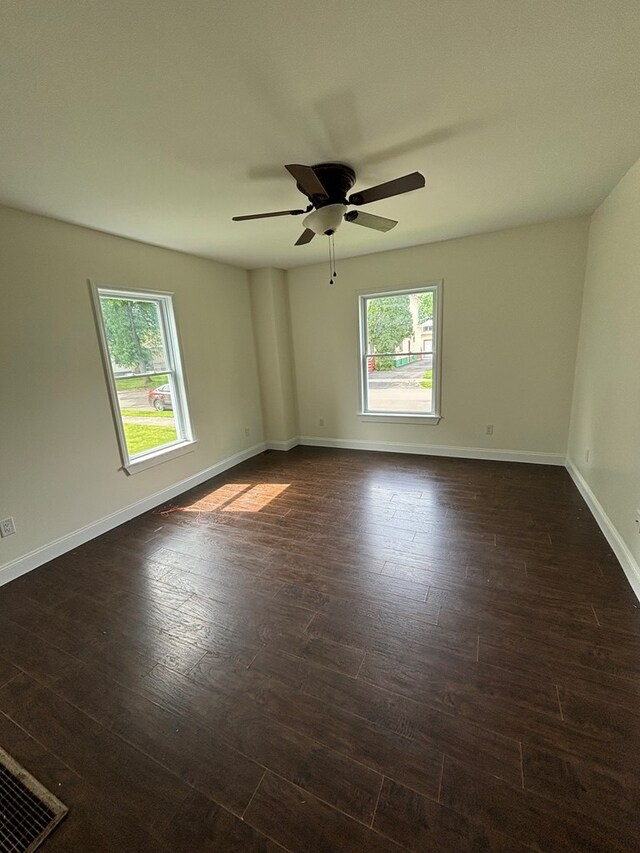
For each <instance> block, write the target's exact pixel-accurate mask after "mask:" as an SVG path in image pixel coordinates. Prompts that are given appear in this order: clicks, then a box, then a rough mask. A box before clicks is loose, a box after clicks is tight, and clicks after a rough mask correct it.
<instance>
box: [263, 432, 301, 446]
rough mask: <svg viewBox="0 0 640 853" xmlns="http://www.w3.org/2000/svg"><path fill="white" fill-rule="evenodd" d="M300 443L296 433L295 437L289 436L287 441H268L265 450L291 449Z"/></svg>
mask: <svg viewBox="0 0 640 853" xmlns="http://www.w3.org/2000/svg"><path fill="white" fill-rule="evenodd" d="M299 444H300V439H299V438H298V436H297V435H296V436H295V438H290V439H289V440H288V441H268V442H267V450H292V449H293V448H294V447H297V446H298V445H299Z"/></svg>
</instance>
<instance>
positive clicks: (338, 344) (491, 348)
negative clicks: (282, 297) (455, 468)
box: [288, 217, 588, 462]
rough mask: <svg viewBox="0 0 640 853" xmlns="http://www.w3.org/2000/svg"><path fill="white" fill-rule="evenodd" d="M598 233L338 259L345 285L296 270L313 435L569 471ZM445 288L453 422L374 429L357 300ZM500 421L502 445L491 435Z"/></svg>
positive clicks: (543, 232)
mask: <svg viewBox="0 0 640 853" xmlns="http://www.w3.org/2000/svg"><path fill="white" fill-rule="evenodd" d="M345 227H348V226H345ZM587 233H588V219H587V218H586V217H580V218H574V219H567V220H561V221H555V222H548V223H544V224H541V225H532V226H528V227H525V228H516V229H513V230H508V231H500V232H497V233H492V234H482V235H479V236H474V237H465V238H462V239H459V240H450V241H446V242H442V243H433V244H430V245H425V246H417V247H413V248H408V249H399V250H395V251H390V252H383V253H380V254H376V255H367V256H364V257H359V258H352V259H349V260H340V259H339V258H338V277H337V280H336V284H335V285H334V286H333V287H330V286H329V285H328V283H327V265H326V264H318V265H314V266H308V267H299V268H297V269H293V270H290V271H289V275H288V281H289V298H290V305H291V318H292V327H293V344H294V361H295V366H296V376H297V395H298V409H299V420H300V423H299V426H300V432H301V434H302V436H307V437H308V436H311V437H318V438H319V439H321V440H325V441H326V440H338V441H344V442H347V443H351V444H355V445H356V446H367V442H372V443H374V444H376V445H378V446H384V443H385V442H387V443H389V444H390V445H409V446H410V448H411V449H413V450H416V449H420V448H423V449H424V448H425V447H429V448H432V449H433V448H434V446H436V447H440V448H442V447H444V452H453V450H455V449H458V450H459V449H460V448H463V449H464V448H475V449H478V448H479V449H481V450H482V451H484V450H491V449H493V450H496V451H498V450H499V451H515V452H516V453H515V456H514V458H526V456H525V455H524V454H529V455H530V454H531V453H533V454H541V456H539V457H535V456H533V457H531V458H538V459H540V461H544V460H545V458H547V457H548V459H549V461H558V462H563V461H564V455H565V453H566V449H567V434H568V427H569V418H570V410H571V398H572V388H573V375H574V366H575V354H576V346H577V339H578V327H579V317H580V304H581V297H582V286H583V279H584V264H585V255H586V245H587ZM379 236H380V243H381V244H383V242H384V235H379ZM339 238H340V234H339V233H338V236H337V238H336V246H337V248H338V252H339V246H340V242H339ZM437 279H443V280H444V292H443V374H442V415H443V419H442V420H441V422H440V423H439V424H438V425H437V426H427V425H412V424H396V425H388V424H378V423H375V424H374V423H367V422H365V421H364V420H363V419H361V418H359V417H358V415H357V411H358V407H359V386H358V383H359V367H358V300H357V294H358V293H360V292H369V291H375V290H390V289H394V288H398V289H400V288H406V287H407V286H410V285H414V284H423V283H426V282H431V281H434V280H437ZM320 418H324V420H325V426H324V427H321V426H320V425H319V420H320ZM489 423H492V424H494V425H495V431H494V435H493V436H486V435H485V434H484V433H485V426H486V424H489ZM390 449H392V448H391V447H390ZM461 452H464V451H461ZM472 452H473V451H472ZM518 452H524V454H523V456H522V457H520V456H519V455H518Z"/></svg>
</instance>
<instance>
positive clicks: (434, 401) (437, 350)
mask: <svg viewBox="0 0 640 853" xmlns="http://www.w3.org/2000/svg"><path fill="white" fill-rule="evenodd" d="M442 290H443V287H442V281H432V282H428V283H423V284H415V285H412V286H408V287H403V288H401V289H398V290H380V291H371V292H369V291H368V292H366V293H360V294H358V309H359V310H358V317H359V326H360V329H359V360H360V363H359V370H358V372H359V376H360V410H359V412H358V415H359V417H360V419H361V420H363V421H367V422H369V423H407V424H438V423H439V422H440V420H441V418H442V413H441V400H442V395H441V387H442ZM428 292H432V293H433V294H434V311H433V331H432V346H433V369H434V378H433V387H432V389H431V390H432V395H431V405H432V411H431V412H428V413H425V414H420V413H419V412H374V411H369V408H368V391H369V385H368V361H367V359H368V358H370V357H371V356H370V354H369V353H368V352H367V301H368V300H369V299H377V298H379V297H383V296H404V295H405V294H406V295H411V294H414V293H428ZM413 351H414V350H413V349H412V350H411V352H413ZM416 354H418V351H416ZM422 354H424V353H422Z"/></svg>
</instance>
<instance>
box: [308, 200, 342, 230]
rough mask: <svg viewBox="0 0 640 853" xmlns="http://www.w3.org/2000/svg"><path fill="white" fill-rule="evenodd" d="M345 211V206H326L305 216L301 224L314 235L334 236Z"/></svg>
mask: <svg viewBox="0 0 640 853" xmlns="http://www.w3.org/2000/svg"><path fill="white" fill-rule="evenodd" d="M346 209H347V206H346V204H327V205H325V206H324V207H320V208H318V210H314V211H313V212H312V213H310V214H309V215H308V216H305V218H304V219H303V220H302V224H303V225H304V227H305V228H309V229H310V230H311V231H313V232H314V233H315V234H326V235H327V236H330V235H331V234H335V232H336V231H337V230H338V228H339V227H340V223H341V222H342V220H343V217H344V214H345V211H346Z"/></svg>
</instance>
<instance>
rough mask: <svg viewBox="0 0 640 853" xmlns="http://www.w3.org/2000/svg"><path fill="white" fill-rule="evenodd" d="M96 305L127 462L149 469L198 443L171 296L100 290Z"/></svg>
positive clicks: (111, 390)
mask: <svg viewBox="0 0 640 853" xmlns="http://www.w3.org/2000/svg"><path fill="white" fill-rule="evenodd" d="M94 300H95V303H96V310H97V313H98V315H99V331H100V338H101V341H102V345H103V350H104V356H105V364H106V366H107V370H108V374H109V376H108V378H109V386H110V392H111V398H112V403H113V409H114V414H115V416H116V429H117V434H118V438H119V441H120V448H121V452H122V457H123V462H124V464H125V467H126V468H127V469H129V470H131V469H133V470H135V469H136V468H139V467H147V464H150V463H152V462H155V461H160V460H161V459H164V458H165V457H166V456H167V455H172V454H174V453H175V452H176V451H179V450H183V449H184V448H186V446H187V445H189V444H191V443H192V441H193V435H192V431H191V424H190V421H189V413H188V409H187V399H186V393H185V387H184V379H183V375H182V368H181V361H180V351H179V347H178V338H177V332H176V326H175V318H174V314H173V304H172V300H171V296H170V295H169V294H162V293H145V292H133V291H128V290H112V289H110V288H104V287H95V288H94ZM144 463H147V464H144Z"/></svg>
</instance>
